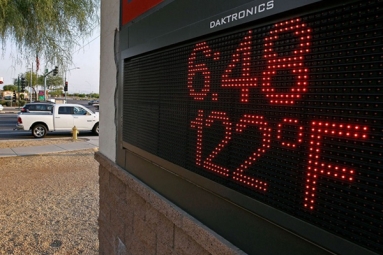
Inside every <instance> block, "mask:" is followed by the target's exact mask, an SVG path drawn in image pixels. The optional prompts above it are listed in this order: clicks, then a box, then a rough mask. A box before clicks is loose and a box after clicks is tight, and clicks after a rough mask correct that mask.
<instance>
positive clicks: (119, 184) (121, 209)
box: [95, 153, 245, 255]
mask: <svg viewBox="0 0 383 255" xmlns="http://www.w3.org/2000/svg"><path fill="white" fill-rule="evenodd" d="M95 157H96V159H97V160H98V162H99V163H100V169H99V175H100V214H99V241H100V255H112V254H118V255H125V254H126V255H140V254H142V255H151V254H153V255H154V254H156V255H172V254H174V255H175V254H177V255H182V254H185V255H186V254H195V255H205V254H206V255H207V254H217V255H218V254H219V255H225V254H245V253H244V252H242V251H241V250H239V249H238V248H236V247H235V246H233V245H232V244H230V243H229V242H227V241H226V240H225V239H223V238H222V237H221V236H219V235H217V234H216V233H214V232H213V231H211V230H210V229H208V228H207V227H206V226H204V225H203V224H201V223H200V222H198V221H197V220H196V219H194V218H193V217H191V216H190V215H188V214H187V213H185V212H184V211H182V210H181V209H180V208H178V207H177V206H175V205H174V204H172V203H171V202H170V201H168V200H166V199H165V198H164V197H162V196H161V195H160V194H158V193H156V192H155V191H153V190H152V189H151V188H150V187H148V186H146V185H145V184H144V183H142V182H140V181H139V180H138V179H136V178H135V177H134V176H132V175H130V174H129V173H128V172H126V171H125V170H123V169H122V168H120V167H119V166H117V165H116V164H114V163H113V162H112V161H110V160H109V159H108V158H107V157H105V156H103V154H101V153H96V156H95Z"/></svg>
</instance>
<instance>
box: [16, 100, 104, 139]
mask: <svg viewBox="0 0 383 255" xmlns="http://www.w3.org/2000/svg"><path fill="white" fill-rule="evenodd" d="M52 106H53V109H52V111H51V112H38V113H37V112H36V113H29V112H20V113H19V114H18V115H17V125H16V128H17V129H21V130H31V131H32V135H33V136H34V137H36V138H42V137H44V136H46V134H47V132H53V131H71V130H72V128H73V127H74V126H76V128H77V130H79V131H81V130H86V131H92V132H93V133H94V134H96V135H98V134H99V113H98V112H96V113H94V112H92V111H91V110H89V109H88V108H86V107H84V106H82V105H79V104H52Z"/></svg>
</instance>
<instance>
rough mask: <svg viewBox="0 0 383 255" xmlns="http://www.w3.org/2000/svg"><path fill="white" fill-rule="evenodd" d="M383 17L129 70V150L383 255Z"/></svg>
mask: <svg viewBox="0 0 383 255" xmlns="http://www.w3.org/2000/svg"><path fill="white" fill-rule="evenodd" d="M378 5H379V3H377V2H375V1H369V2H368V3H360V4H352V5H348V6H342V7H338V8H334V9H331V10H325V11H321V12H319V13H313V14H309V15H306V16H302V17H296V18H293V19H288V20H285V21H283V22H277V23H270V24H269V25H265V26H262V27H259V26H254V27H253V28H251V29H249V28H248V29H243V30H238V31H233V32H232V33H231V34H229V35H227V34H225V35H224V36H221V37H215V38H212V39H206V40H199V41H198V42H194V43H188V44H187V45H178V46H177V47H174V48H173V49H166V50H162V51H157V52H152V53H150V54H146V55H143V56H140V57H135V58H132V59H127V60H126V61H125V70H124V74H125V77H124V131H123V132H124V133H123V138H124V141H125V142H127V143H130V144H132V145H134V146H136V147H139V148H141V149H143V150H146V151H148V152H150V153H152V154H154V155H157V156H159V157H161V158H164V159H166V160H168V161H170V162H172V163H175V164H177V165H179V166H181V167H183V168H185V169H188V170H190V171H193V172H195V173H197V174H199V175H202V176H205V177H207V178H209V179H211V180H213V181H215V182H217V183H220V184H222V185H225V186H226V187H229V188H231V189H234V190H237V191H239V192H241V193H243V194H244V195H247V196H250V197H252V198H254V199H256V200H258V201H261V202H263V203H265V204H268V205H270V206H273V207H275V208H277V209H279V210H281V211H284V212H286V213H289V214H290V215H293V216H295V217H297V218H300V219H302V220H304V221H306V222H309V223H311V224H313V225H316V226H318V227H321V228H323V229H325V230H327V231H329V232H332V233H334V234H336V235H339V236H341V237H343V238H346V239H348V240H351V241H353V242H355V243H357V244H359V245H361V246H364V247H366V248H368V249H371V250H373V251H377V252H383V246H382V243H381V240H382V238H383V235H382V229H383V228H382V222H383V220H382V217H383V216H382V215H383V213H382V212H383V204H382V196H383V183H382V178H383V167H382V166H383V165H382V159H383V157H382V151H383V150H382V149H383V84H382V79H383V75H382V72H383V71H382V70H383V69H382V67H383V61H382V56H383V33H382V24H383V22H382V20H381V19H382V18H381V17H382V16H383V15H382V9H381V8H377V6H378Z"/></svg>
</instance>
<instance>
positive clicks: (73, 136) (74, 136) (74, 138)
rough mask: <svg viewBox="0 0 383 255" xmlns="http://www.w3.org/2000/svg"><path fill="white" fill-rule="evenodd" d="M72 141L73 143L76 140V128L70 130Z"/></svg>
mask: <svg viewBox="0 0 383 255" xmlns="http://www.w3.org/2000/svg"><path fill="white" fill-rule="evenodd" d="M71 133H72V139H73V141H75V140H77V134H78V133H79V132H78V130H77V127H76V126H73V128H72V132H71Z"/></svg>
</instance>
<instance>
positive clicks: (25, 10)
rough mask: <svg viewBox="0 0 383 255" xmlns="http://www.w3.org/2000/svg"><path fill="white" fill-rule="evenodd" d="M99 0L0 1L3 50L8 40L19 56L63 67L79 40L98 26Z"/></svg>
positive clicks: (0, 37)
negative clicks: (37, 58) (42, 60)
mask: <svg viewBox="0 0 383 255" xmlns="http://www.w3.org/2000/svg"><path fill="white" fill-rule="evenodd" d="M99 2H100V0H0V40H1V43H2V48H3V49H5V48H6V45H5V43H6V42H7V41H11V43H12V44H14V45H15V46H16V47H17V49H18V54H20V55H18V57H20V56H22V57H24V58H25V59H29V60H30V59H31V58H32V59H34V58H35V57H36V54H37V55H38V56H39V58H40V59H44V61H45V62H46V63H50V64H55V65H59V66H66V65H67V64H68V63H70V61H71V52H72V50H73V49H74V48H75V46H76V45H78V44H80V43H81V42H79V40H80V39H81V38H84V36H89V35H90V34H91V33H92V31H93V29H94V28H95V27H96V26H98V25H99V18H98V14H99V4H100V3H99Z"/></svg>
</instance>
